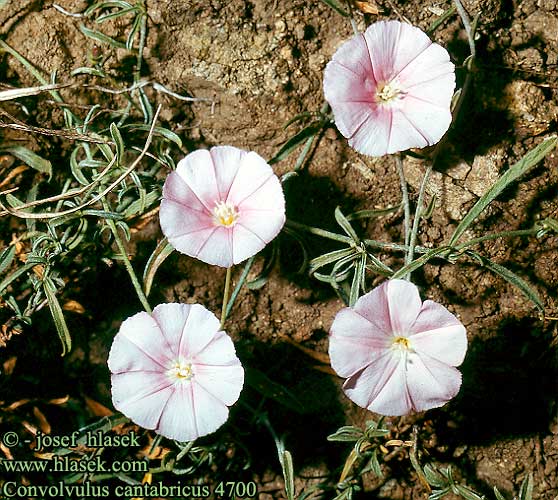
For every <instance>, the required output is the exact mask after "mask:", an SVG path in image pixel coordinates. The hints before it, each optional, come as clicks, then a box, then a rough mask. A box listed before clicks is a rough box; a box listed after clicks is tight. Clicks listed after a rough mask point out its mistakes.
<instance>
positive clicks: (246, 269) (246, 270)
mask: <svg viewBox="0 0 558 500" xmlns="http://www.w3.org/2000/svg"><path fill="white" fill-rule="evenodd" d="M254 260H255V257H250V258H249V259H248V260H247V261H246V265H245V266H244V269H243V270H242V274H241V275H240V278H239V280H238V283H237V284H236V286H235V287H234V290H233V293H232V294H231V298H230V299H229V302H228V304H227V310H226V311H225V318H227V317H228V316H229V314H230V313H231V310H232V308H233V306H234V302H235V301H236V298H237V297H238V294H239V293H240V289H241V288H242V285H244V283H245V281H246V278H248V273H249V272H250V269H251V268H252V264H254Z"/></svg>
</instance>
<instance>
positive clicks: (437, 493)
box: [428, 488, 450, 500]
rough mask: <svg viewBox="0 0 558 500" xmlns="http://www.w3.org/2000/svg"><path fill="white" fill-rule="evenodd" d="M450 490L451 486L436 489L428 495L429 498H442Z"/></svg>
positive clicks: (432, 499) (431, 499) (437, 499)
mask: <svg viewBox="0 0 558 500" xmlns="http://www.w3.org/2000/svg"><path fill="white" fill-rule="evenodd" d="M449 492H450V489H449V488H444V489H443V490H434V491H433V492H432V493H431V494H430V496H429V497H428V500H440V499H441V498H444V497H445V496H446V495H447V494H448V493H449Z"/></svg>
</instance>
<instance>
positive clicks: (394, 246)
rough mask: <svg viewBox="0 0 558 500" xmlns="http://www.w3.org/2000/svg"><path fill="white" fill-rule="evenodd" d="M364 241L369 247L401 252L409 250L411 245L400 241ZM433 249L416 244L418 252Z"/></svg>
mask: <svg viewBox="0 0 558 500" xmlns="http://www.w3.org/2000/svg"><path fill="white" fill-rule="evenodd" d="M363 243H364V244H365V245H366V246H367V247H371V248H381V249H383V250H396V251H400V252H408V251H409V249H410V247H409V246H408V245H400V244H399V243H390V242H385V241H377V240H363ZM430 250H432V248H427V247H423V246H419V245H416V246H415V252H416V253H426V252H429V251H430Z"/></svg>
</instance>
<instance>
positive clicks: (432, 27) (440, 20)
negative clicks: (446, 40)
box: [426, 5, 456, 35]
mask: <svg viewBox="0 0 558 500" xmlns="http://www.w3.org/2000/svg"><path fill="white" fill-rule="evenodd" d="M455 11H456V8H455V5H452V6H451V7H450V8H449V9H447V10H446V11H445V12H444V13H443V14H442V15H441V16H440V17H439V18H438V19H436V20H435V21H434V22H433V23H432V24H431V25H430V26H429V27H428V29H427V30H426V33H428V34H429V35H430V34H432V33H434V31H436V29H437V28H438V27H439V26H440V25H441V24H443V23H444V22H445V21H446V20H447V19H449V18H450V17H451V16H453V15H454V14H455Z"/></svg>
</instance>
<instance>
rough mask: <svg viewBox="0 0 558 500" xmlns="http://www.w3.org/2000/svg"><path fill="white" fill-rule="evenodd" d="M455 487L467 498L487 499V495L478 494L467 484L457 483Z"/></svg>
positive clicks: (471, 499)
mask: <svg viewBox="0 0 558 500" xmlns="http://www.w3.org/2000/svg"><path fill="white" fill-rule="evenodd" d="M455 488H456V490H457V491H458V493H459V495H461V496H462V497H463V498H464V499H465V500H485V497H481V496H480V495H477V494H476V493H475V492H474V491H473V490H471V489H469V488H467V487H466V486H462V485H461V484H456V485H455Z"/></svg>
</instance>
